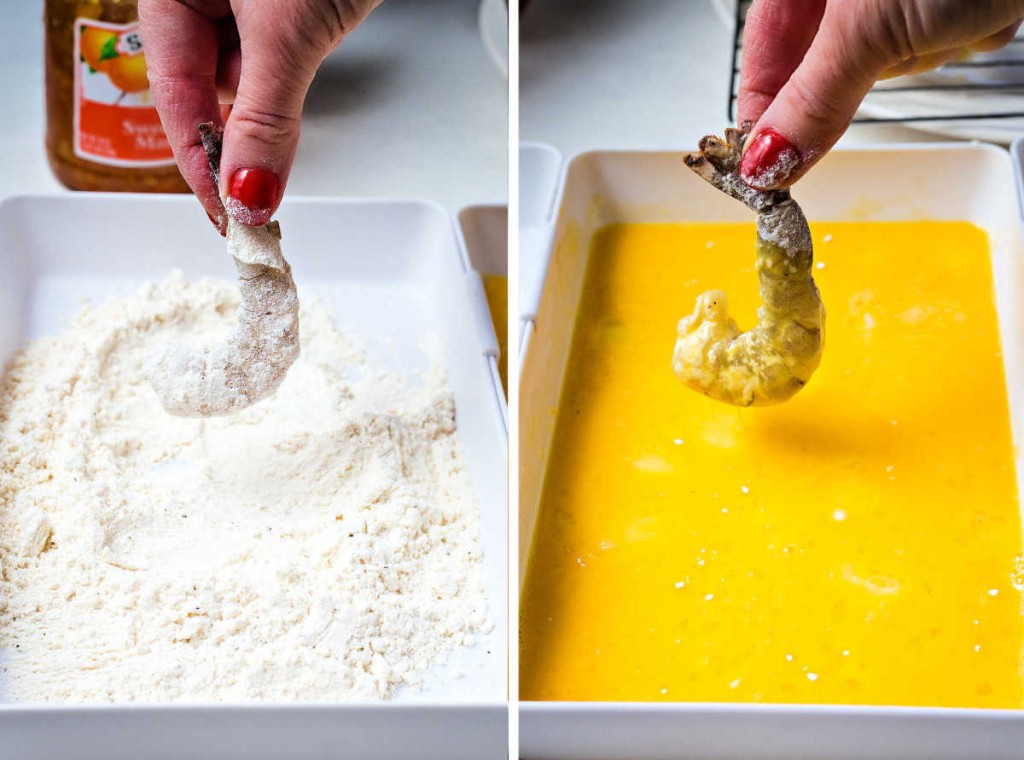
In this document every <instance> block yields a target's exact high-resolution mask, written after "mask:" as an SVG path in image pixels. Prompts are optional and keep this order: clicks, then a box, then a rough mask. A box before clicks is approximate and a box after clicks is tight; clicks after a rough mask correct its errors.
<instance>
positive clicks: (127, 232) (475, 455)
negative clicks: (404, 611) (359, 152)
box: [0, 194, 508, 760]
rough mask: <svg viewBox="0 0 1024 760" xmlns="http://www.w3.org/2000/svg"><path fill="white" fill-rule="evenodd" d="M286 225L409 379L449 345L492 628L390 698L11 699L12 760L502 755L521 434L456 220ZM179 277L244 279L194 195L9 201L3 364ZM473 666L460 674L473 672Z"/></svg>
mask: <svg viewBox="0 0 1024 760" xmlns="http://www.w3.org/2000/svg"><path fill="white" fill-rule="evenodd" d="M278 218H279V219H280V221H281V226H282V229H283V231H284V242H283V245H284V248H285V252H286V255H287V256H288V258H289V260H290V262H291V264H292V267H293V270H294V272H295V278H296V282H297V285H298V289H299V295H300V298H309V297H310V296H319V297H322V298H323V300H324V302H325V304H326V305H327V307H328V309H329V311H330V312H331V313H332V316H333V317H334V319H335V322H336V323H337V324H338V326H339V327H340V328H341V329H343V330H345V331H348V332H350V333H352V334H354V335H355V336H357V337H358V338H359V339H360V340H361V341H362V342H364V344H365V345H366V348H367V351H368V353H369V355H370V356H371V358H372V359H373V360H375V361H376V362H377V363H379V364H380V365H382V366H384V367H385V368H387V369H389V370H392V371H394V372H397V373H400V374H402V375H403V376H405V377H406V379H407V380H408V382H410V383H411V384H415V383H416V376H417V373H418V372H421V371H423V370H425V369H426V368H427V363H428V360H427V357H426V356H425V355H424V354H423V352H422V351H421V349H420V346H421V342H422V341H424V340H430V339H437V338H439V339H440V340H441V343H442V345H443V348H444V361H445V364H446V368H447V371H448V378H449V384H450V386H451V388H452V391H453V392H454V395H455V400H456V409H457V412H456V414H457V421H458V435H459V438H460V440H461V443H462V449H463V454H464V456H465V461H466V465H467V467H468V470H469V474H470V479H471V481H472V485H473V488H474V490H475V493H476V498H477V501H478V503H479V505H480V509H481V517H482V519H481V544H482V548H483V552H484V573H485V576H486V587H487V594H488V603H489V615H490V619H491V620H492V621H493V622H494V624H495V627H494V630H493V631H492V632H491V633H490V634H488V635H486V636H480V637H478V641H477V644H476V645H475V646H474V647H472V648H468V649H465V650H461V651H458V652H456V653H454V654H453V656H452V657H450V658H449V660H448V661H447V662H445V663H443V664H441V665H440V666H437V667H435V668H434V669H432V670H431V671H429V672H428V673H427V674H425V676H424V684H425V688H424V689H423V690H422V691H410V690H404V691H400V692H399V693H398V694H397V695H396V696H395V698H394V699H392V700H390V701H387V702H351V703H332V704H323V703H317V704H314V703H309V704H272V703H249V704H218V705H205V704H204V705H195V704H193V705H189V704H174V705H124V706H121V705H117V706H105V705H87V706H60V705H27V704H10V703H7V704H0V758H2V759H4V760H6V759H7V758H11V759H12V760H14V759H16V760H29V759H31V758H47V759H48V760H61V759H62V758H69V759H70V758H76V759H81V758H97V759H99V758H103V760H118V759H120V758H126V759H127V758H137V757H148V756H158V757H161V758H204V759H205V758H210V759H211V760H212V759H213V758H247V759H252V758H257V759H262V758H267V759H268V760H269V759H270V758H275V759H276V758H283V757H288V758H311V759H312V758H318V759H319V758H360V760H365V759H366V758H371V757H372V758H385V759H388V760H391V759H394V760H398V759H400V758H422V757H445V758H467V759H468V758H473V759H474V760H475V759H476V758H501V757H504V756H505V753H506V750H507V743H508V740H507V697H508V688H507V675H508V664H507V641H508V636H507V632H508V626H507V610H506V603H505V600H506V598H507V597H506V593H507V566H508V563H507V528H506V525H507V521H506V514H507V495H506V494H507V492H506V470H507V465H506V462H507V442H506V438H505V434H504V429H503V426H502V421H501V416H500V413H499V409H498V407H497V405H496V403H495V395H496V393H497V392H498V391H497V390H496V389H495V388H494V385H493V381H492V377H491V372H490V368H489V362H488V358H489V357H490V356H492V355H493V354H494V353H495V352H496V351H497V346H496V343H495V340H494V330H493V328H492V327H491V322H490V318H489V316H488V312H487V305H486V300H485V298H484V295H483V292H482V289H481V287H480V279H479V277H478V276H477V275H476V274H475V273H473V272H471V271H470V270H469V269H468V266H467V259H466V254H465V252H464V251H463V250H461V248H460V244H459V241H460V239H461V238H460V237H459V235H458V234H457V231H456V223H455V220H454V219H453V218H452V217H451V216H450V215H449V214H448V213H446V212H445V211H444V210H443V209H441V208H440V207H438V206H435V205H433V204H431V203H427V202H422V201H394V200H340V199H290V200H288V201H287V202H286V203H285V204H284V205H283V206H282V208H281V211H280V214H279V216H278ZM173 268H180V269H182V270H184V272H185V274H186V275H187V276H188V277H190V278H198V277H202V276H215V277H220V278H224V279H228V280H233V279H234V265H233V263H232V261H231V259H230V257H228V256H227V255H226V253H225V250H224V242H223V240H222V239H221V238H219V237H218V236H217V235H216V233H215V232H214V231H213V229H212V228H211V227H210V225H209V222H208V221H207V220H206V219H205V216H204V215H203V213H202V212H201V209H199V208H198V206H197V205H196V203H195V200H194V199H192V198H188V197H181V196H177V197H176V196H152V195H114V194H109V195H108V194H74V195H58V196H41V197H20V198H13V199H10V200H7V201H5V202H3V203H2V204H0V271H4V272H5V273H6V276H5V277H4V278H3V279H0V361H3V362H4V363H6V361H7V360H8V358H9V357H10V356H11V354H12V352H13V351H15V350H16V349H17V348H18V347H19V346H21V345H22V344H23V343H24V341H25V340H26V339H29V338H34V337H37V336H40V335H45V334H49V333H53V332H56V331H58V330H59V329H61V327H62V326H63V325H64V324H65V323H66V321H67V319H68V318H69V317H70V316H71V315H73V314H74V313H75V312H76V311H77V309H78V307H79V303H80V301H81V299H82V298H85V297H88V298H90V299H92V300H93V301H94V302H100V301H102V299H104V298H105V297H107V296H110V295H128V294H134V293H135V292H136V291H137V289H138V287H139V285H140V284H141V283H142V282H144V281H147V280H149V281H151V280H157V281H159V280H163V279H164V278H166V277H167V275H168V273H169V272H170V270H171V269H173ZM459 674H461V675H459Z"/></svg>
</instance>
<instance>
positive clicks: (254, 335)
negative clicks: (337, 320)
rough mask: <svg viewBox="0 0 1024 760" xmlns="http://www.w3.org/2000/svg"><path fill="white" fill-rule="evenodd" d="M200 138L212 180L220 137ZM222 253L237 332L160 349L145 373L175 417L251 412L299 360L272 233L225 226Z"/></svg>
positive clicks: (271, 226)
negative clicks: (231, 282)
mask: <svg viewBox="0 0 1024 760" xmlns="http://www.w3.org/2000/svg"><path fill="white" fill-rule="evenodd" d="M200 133H201V134H202V137H203V147H204V148H206V152H207V156H208V157H209V159H210V168H211V170H212V171H213V173H214V177H215V178H218V176H219V169H220V166H219V164H220V137H221V131H220V130H219V129H218V128H216V127H214V126H213V125H212V124H202V125H200ZM227 247H228V252H229V253H230V254H231V255H232V256H233V257H234V259H235V268H236V270H237V272H238V285H239V291H240V293H241V297H242V302H241V304H240V306H239V307H238V324H237V325H236V326H235V328H234V330H233V331H232V332H231V334H230V335H229V337H228V339H227V341H226V342H225V343H223V344H221V345H217V346H212V347H204V348H202V349H201V350H199V351H195V350H190V349H188V348H185V347H183V346H179V345H173V344H171V345H167V346H165V347H164V348H163V350H162V352H161V353H160V354H159V355H158V356H157V357H156V358H155V360H154V361H153V362H152V363H151V366H150V369H149V381H150V385H152V387H153V390H155V391H156V394H157V397H158V398H159V399H160V403H161V404H162V405H163V407H164V409H165V410H166V411H167V412H168V413H170V414H173V415H177V416H179V417H213V416H221V415H226V414H230V413H232V412H234V411H236V410H239V409H244V408H245V407H247V406H251V405H252V404H255V403H256V402H257V401H260V400H261V399H264V398H266V397H267V396H269V395H270V394H272V393H273V392H274V391H275V390H277V388H278V386H280V385H281V383H282V382H283V381H284V378H285V375H286V374H287V373H288V369H289V368H290V367H291V365H292V364H293V363H294V362H295V360H296V359H297V358H298V356H299V298H298V294H297V292H296V289H295V281H294V280H293V279H292V270H291V267H290V266H289V265H288V262H287V261H285V258H284V256H283V255H282V253H281V228H280V226H279V225H278V223H277V222H269V223H268V224H265V225H263V226H262V227H248V226H246V225H244V224H241V223H240V222H236V221H235V220H234V219H231V218H229V220H228V226H227Z"/></svg>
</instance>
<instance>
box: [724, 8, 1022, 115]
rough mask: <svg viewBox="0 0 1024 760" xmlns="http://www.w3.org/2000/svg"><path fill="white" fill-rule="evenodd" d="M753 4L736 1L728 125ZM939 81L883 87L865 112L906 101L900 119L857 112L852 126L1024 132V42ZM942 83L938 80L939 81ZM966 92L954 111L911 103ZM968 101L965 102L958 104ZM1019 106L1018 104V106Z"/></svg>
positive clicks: (919, 78) (922, 78) (960, 65)
mask: <svg viewBox="0 0 1024 760" xmlns="http://www.w3.org/2000/svg"><path fill="white" fill-rule="evenodd" d="M752 3H753V0H737V2H736V20H735V26H734V28H733V46H732V70H731V72H730V74H729V111H728V116H729V121H730V122H733V121H735V120H736V100H737V93H738V91H739V79H740V64H741V62H742V56H743V29H744V25H745V22H746V17H747V11H748V10H749V9H750V6H751V4H752ZM938 72H939V74H940V76H932V77H929V75H915V76H911V77H898V78H896V79H890V80H886V81H884V82H879V83H878V84H877V85H875V87H874V88H873V89H872V90H871V92H870V93H868V96H867V98H866V99H865V101H864V102H865V105H866V106H867V108H864V109H862V111H875V112H876V113H877V112H878V111H883V112H884V111H885V110H887V109H888V108H890V107H892V106H893V104H894V100H893V99H895V98H903V100H902V101H901V111H903V112H902V113H900V115H899V116H885V115H869V114H867V113H863V112H858V114H857V116H856V117H855V118H854V120H853V123H854V124H912V123H929V122H930V123H933V124H940V123H963V124H966V123H970V122H977V123H984V122H989V121H992V122H1000V123H1004V124H1005V122H1007V121H1009V120H1013V119H1019V120H1020V121H1021V130H1020V131H1021V132H1022V133H1024V38H1022V37H1018V38H1017V39H1015V40H1013V41H1012V42H1011V43H1010V44H1009V45H1007V46H1006V47H1005V48H1004V49H1003V50H1002V51H999V53H996V54H988V55H985V56H983V57H981V58H979V59H977V60H975V59H970V60H965V61H955V62H951V63H947V64H946V65H945V66H943V67H942V68H941V69H939V70H938ZM981 73H985V74H986V76H985V77H984V81H977V78H976V77H974V79H975V81H972V75H978V74H981ZM936 80H938V81H936ZM942 92H948V93H967V94H968V95H969V96H970V97H969V101H970V103H969V107H967V103H966V102H964V103H963V106H964V107H963V108H951V107H950V106H949V101H946V103H945V106H944V105H943V102H942V99H941V98H924V99H923V101H921V99H920V98H919V100H918V102H912V100H908V97H909V98H911V99H912V98H913V97H914V96H920V95H928V94H933V93H942ZM1007 94H1014V95H1021V96H1022V97H1021V98H1020V99H1019V108H1018V107H1014V108H1012V109H1007V108H1006V97H1005V96H1006V95H1007ZM960 100H961V101H965V100H967V99H963V98H961V99H960ZM1014 105H1015V106H1016V105H1017V104H1014Z"/></svg>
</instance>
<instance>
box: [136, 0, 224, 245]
mask: <svg viewBox="0 0 1024 760" xmlns="http://www.w3.org/2000/svg"><path fill="white" fill-rule="evenodd" d="M228 13H230V9H229V7H228V5H227V2H226V1H222V0H210V1H207V2H204V1H203V0H193V2H192V4H191V5H190V4H188V2H185V1H182V0H140V2H139V31H140V34H141V35H142V39H143V45H144V46H145V51H146V67H147V73H148V75H149V87H150V92H151V93H152V95H153V103H154V104H155V105H156V109H157V111H158V112H159V114H160V121H161V122H162V123H163V128H164V132H165V133H166V134H167V139H168V141H169V142H170V144H171V148H172V150H173V151H174V158H175V160H176V161H177V163H178V168H179V169H180V170H181V174H182V176H183V177H184V178H185V181H186V182H188V184H189V186H190V187H191V188H192V190H193V192H195V194H196V197H197V198H199V202H200V203H202V204H203V207H204V208H205V209H206V213H207V214H209V215H210V218H211V220H212V221H213V223H214V224H215V225H216V226H217V228H218V229H219V230H220V231H221V232H223V231H224V229H225V226H226V224H227V216H226V214H225V211H224V206H223V204H222V203H221V200H220V193H219V192H218V190H217V186H216V184H215V182H214V179H213V175H212V174H211V172H210V166H209V163H208V162H207V160H206V153H205V152H204V151H203V146H202V143H201V142H200V139H199V129H198V127H199V125H200V124H202V123H203V122H208V121H212V122H214V123H215V124H218V125H220V124H223V121H222V119H221V111H220V104H219V103H218V98H217V85H216V79H217V54H218V36H217V26H216V23H215V22H216V19H217V18H218V17H223V16H226V15H227V14H228Z"/></svg>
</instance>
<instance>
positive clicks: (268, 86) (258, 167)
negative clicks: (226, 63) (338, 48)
mask: <svg viewBox="0 0 1024 760" xmlns="http://www.w3.org/2000/svg"><path fill="white" fill-rule="evenodd" d="M239 22H240V23H239V36H240V40H241V70H240V74H239V79H238V91H237V94H236V96H235V101H234V105H233V106H232V109H231V115H230V116H229V117H228V120H227V122H226V123H225V125H224V150H223V154H222V157H221V196H222V198H223V199H224V207H225V208H226V209H227V211H228V213H230V214H231V216H232V217H234V218H235V219H236V220H237V221H239V222H241V223H243V224H247V225H250V226H258V225H261V224H266V223H267V222H268V221H270V218H271V216H273V214H274V212H275V211H276V210H277V207H278V205H279V204H280V202H281V197H282V194H283V193H284V187H285V184H286V183H287V182H288V174H289V173H290V171H291V167H292V162H293V161H294V160H295V151H296V150H297V148H298V143H299V127H300V124H301V121H302V105H303V101H304V100H305V97H306V92H307V90H308V89H309V85H310V83H311V82H312V81H313V75H314V74H315V73H316V69H317V66H318V65H319V64H320V62H321V61H322V60H323V58H324V56H325V55H326V53H327V52H328V51H329V48H326V49H322V50H321V49H312V48H311V47H310V46H309V45H305V46H303V45H302V44H301V43H298V42H297V41H296V42H292V41H291V40H288V39H287V38H282V36H281V35H280V32H279V30H278V35H277V37H276V38H272V37H271V36H270V35H269V34H266V33H265V32H264V31H263V30H246V29H244V28H242V25H241V19H239ZM247 31H248V32H250V33H249V34H248V35H247V34H246V32H247ZM268 31H269V30H268Z"/></svg>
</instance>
